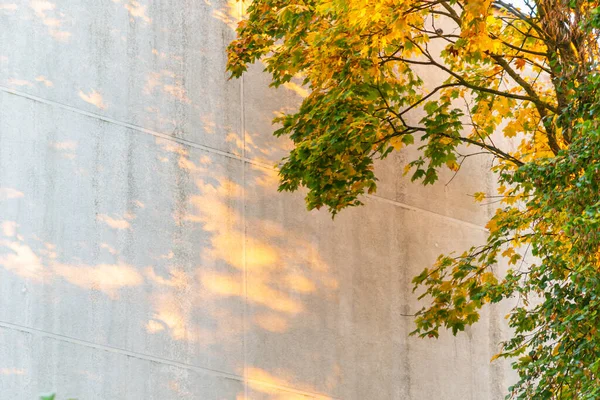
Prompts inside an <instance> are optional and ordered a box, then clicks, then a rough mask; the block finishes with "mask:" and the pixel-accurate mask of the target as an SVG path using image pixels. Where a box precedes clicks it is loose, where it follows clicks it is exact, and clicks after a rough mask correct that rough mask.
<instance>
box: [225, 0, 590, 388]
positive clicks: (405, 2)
mask: <svg viewBox="0 0 600 400" xmlns="http://www.w3.org/2000/svg"><path fill="white" fill-rule="evenodd" d="M599 28H600V2H598V1H583V0H570V1H567V0H529V1H525V3H524V4H523V5H522V6H521V7H517V6H515V5H513V4H512V3H510V2H508V1H502V0H461V1H457V0H353V1H344V0H254V1H252V2H251V3H250V5H249V7H248V9H247V12H246V17H245V18H244V19H243V20H242V21H241V22H240V23H239V27H238V29H237V33H238V37H237V39H236V40H235V41H233V42H232V43H231V44H230V46H229V48H228V55H229V61H228V70H229V71H230V72H231V74H232V76H233V77H239V76H241V75H242V74H243V73H244V71H245V70H246V68H247V66H248V64H250V63H253V62H255V61H257V60H259V59H261V60H262V62H263V63H264V64H265V66H266V70H267V71H268V72H269V73H270V74H271V75H272V82H273V85H274V86H279V85H282V84H285V83H287V82H289V81H290V80H292V79H293V78H294V77H298V76H299V77H301V78H302V79H303V80H304V81H303V83H304V85H306V86H307V87H308V88H309V89H310V95H308V97H306V98H305V99H304V101H303V103H302V105H301V106H300V108H299V109H298V110H297V111H296V112H293V113H289V114H286V115H283V116H281V117H279V118H278V119H277V122H279V123H280V124H281V128H280V129H278V130H277V131H276V132H275V134H276V135H280V136H281V135H287V136H289V137H290V138H291V139H292V141H293V143H294V149H293V150H292V151H291V153H290V155H289V156H288V157H287V158H286V159H285V160H284V162H283V164H282V165H281V169H280V176H281V186H280V189H281V190H290V191H293V190H296V189H298V188H299V187H301V186H302V187H305V188H307V189H308V194H307V197H306V201H307V205H308V207H309V209H310V208H320V207H322V206H325V207H327V208H328V209H329V210H330V211H331V212H332V213H333V214H335V213H337V212H339V211H340V210H342V209H343V208H344V207H348V206H357V205H360V204H362V203H361V200H360V198H361V196H362V195H364V194H365V193H372V192H374V191H375V190H376V188H377V178H376V176H375V174H374V168H373V164H374V160H375V159H377V158H385V157H386V156H387V155H389V154H390V153H391V152H392V151H403V149H404V148H405V147H406V146H411V145H414V146H418V147H419V150H420V152H419V155H418V156H417V158H416V159H414V160H412V161H411V162H410V163H408V165H407V168H406V169H405V174H406V175H408V176H410V178H411V179H412V180H413V181H421V182H422V183H423V184H426V185H427V184H433V183H434V182H435V181H436V180H437V179H438V173H439V171H440V169H442V168H449V169H451V170H453V171H458V170H459V169H460V165H461V163H462V161H464V158H465V157H469V156H471V155H472V154H479V153H484V154H487V155H489V156H491V157H493V160H494V162H493V163H492V167H491V169H492V172H493V173H494V174H495V176H496V177H497V179H498V184H499V189H498V192H499V193H498V194H497V195H496V194H494V195H492V194H486V193H483V192H480V193H475V194H474V197H475V199H476V200H477V201H482V200H484V199H486V198H494V199H496V198H497V200H498V201H499V204H500V207H499V208H498V210H497V211H496V213H495V215H494V216H493V217H492V218H491V219H490V221H489V223H488V224H487V228H488V231H489V233H488V237H487V241H486V242H485V244H483V245H481V246H474V247H472V248H471V249H469V250H467V251H465V252H464V253H463V254H450V255H443V256H440V257H439V259H438V261H437V263H436V264H435V265H434V266H432V267H429V268H427V269H425V270H424V271H423V273H422V274H420V275H419V276H417V277H415V279H414V283H415V285H416V288H421V289H422V290H423V293H422V297H423V298H427V299H429V301H428V304H429V305H428V306H426V307H424V308H423V309H421V310H420V311H419V312H418V313H417V314H416V316H415V321H416V330H415V331H414V332H413V334H416V335H420V336H429V337H432V336H433V337H437V336H438V334H439V330H440V329H441V328H448V329H451V330H452V331H453V333H454V334H456V333H457V332H458V331H462V330H463V329H464V328H465V326H467V325H470V324H473V323H475V322H476V321H477V320H478V318H479V310H480V309H481V307H482V306H483V305H485V304H487V303H496V302H500V301H502V300H505V299H509V298H513V299H514V298H517V299H518V302H516V305H515V306H514V307H513V308H512V309H511V312H510V314H509V315H508V316H507V318H508V323H509V326H510V327H511V328H512V332H513V335H512V337H511V338H510V339H509V340H507V341H505V342H503V343H502V348H501V351H500V352H499V353H498V354H497V355H496V357H507V358H511V359H513V360H514V362H513V366H514V368H515V369H517V371H518V373H519V377H520V379H519V381H518V382H517V383H516V384H515V385H514V386H512V387H510V388H509V389H508V392H509V394H508V397H510V398H518V399H530V398H535V399H596V398H600V332H598V329H597V328H598V326H600V312H599V311H600V308H599V306H600V274H599V273H598V271H599V268H600V196H599V182H600V160H599V157H598V155H599V154H600V127H599V126H598V122H597V120H596V118H595V116H596V113H597V112H598V111H599V110H600V91H599V87H600V74H599V73H598V72H599V71H598V60H599V55H600V53H599V38H598V34H599V32H600V31H599ZM432 71H437V72H435V74H437V75H438V76H439V75H443V76H444V77H445V79H444V80H443V82H441V83H439V84H438V85H437V86H436V87H434V88H431V87H428V86H427V83H428V76H429V77H431V76H432ZM415 137H416V140H415ZM415 141H416V143H415ZM465 146H466V148H468V149H476V151H475V152H474V153H471V154H464V151H463V150H464V148H465ZM524 255H526V257H524ZM500 262H505V263H506V264H507V265H508V266H509V269H508V271H507V272H504V273H502V274H500V273H498V272H497V268H496V269H495V266H496V265H497V264H498V263H500Z"/></svg>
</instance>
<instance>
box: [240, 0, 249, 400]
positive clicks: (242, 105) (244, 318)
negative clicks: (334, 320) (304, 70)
mask: <svg viewBox="0 0 600 400" xmlns="http://www.w3.org/2000/svg"><path fill="white" fill-rule="evenodd" d="M238 7H239V16H240V19H242V18H244V0H241V1H240V2H239V3H238ZM240 130H241V135H242V229H243V234H242V287H243V288H242V290H243V296H244V311H243V316H242V351H243V352H244V355H243V357H242V360H243V363H244V365H243V367H242V368H243V382H244V400H248V362H247V359H246V357H247V354H248V351H247V342H248V341H247V338H248V335H247V332H248V277H247V275H248V270H247V263H246V165H247V163H246V107H245V102H244V75H243V74H242V76H241V77H240Z"/></svg>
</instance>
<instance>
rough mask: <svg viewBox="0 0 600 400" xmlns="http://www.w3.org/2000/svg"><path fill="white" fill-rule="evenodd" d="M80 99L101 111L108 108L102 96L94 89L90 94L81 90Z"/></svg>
mask: <svg viewBox="0 0 600 400" xmlns="http://www.w3.org/2000/svg"><path fill="white" fill-rule="evenodd" d="M79 97H80V98H81V100H83V101H85V102H86V103H89V104H91V105H93V106H95V107H97V108H98V109H100V110H105V109H106V107H107V106H106V104H105V103H104V98H103V97H102V95H101V94H100V93H98V92H97V91H95V90H93V89H92V90H91V91H90V92H89V93H85V92H84V91H83V90H80V91H79Z"/></svg>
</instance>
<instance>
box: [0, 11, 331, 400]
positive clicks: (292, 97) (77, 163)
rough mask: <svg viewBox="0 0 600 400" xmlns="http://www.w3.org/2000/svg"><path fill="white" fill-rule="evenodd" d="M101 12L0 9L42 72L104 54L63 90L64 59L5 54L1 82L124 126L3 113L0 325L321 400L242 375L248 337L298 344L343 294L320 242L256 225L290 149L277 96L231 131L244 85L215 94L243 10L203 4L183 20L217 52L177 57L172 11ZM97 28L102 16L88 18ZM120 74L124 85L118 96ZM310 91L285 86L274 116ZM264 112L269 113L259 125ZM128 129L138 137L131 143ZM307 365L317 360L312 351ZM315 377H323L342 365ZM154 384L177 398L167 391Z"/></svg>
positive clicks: (19, 104)
mask: <svg viewBox="0 0 600 400" xmlns="http://www.w3.org/2000/svg"><path fill="white" fill-rule="evenodd" d="M103 3H105V4H102V5H98V4H96V3H95V2H94V4H93V5H92V4H91V3H90V4H87V6H90V7H91V8H90V9H89V10H86V9H85V6H86V5H74V4H67V3H65V2H60V1H46V0H33V1H29V2H27V3H4V4H0V17H1V18H2V20H3V21H4V20H6V21H8V22H9V25H10V26H11V27H12V28H15V29H13V30H14V31H16V32H18V31H19V30H20V31H23V30H25V31H30V32H29V35H30V36H29V40H31V41H32V43H37V42H41V44H35V45H34V47H37V46H38V45H39V46H46V45H47V47H48V48H49V49H50V52H52V53H53V54H54V55H49V57H50V58H51V59H52V58H57V57H58V58H63V57H64V58H67V57H71V59H70V60H69V62H72V61H73V58H72V57H73V56H72V54H71V52H74V53H75V54H77V55H76V56H75V57H79V58H80V59H79V60H78V61H80V62H81V65H86V64H87V65H94V64H95V63H93V62H90V61H93V59H94V57H97V54H96V55H93V54H92V55H87V54H86V50H85V49H88V50H87V53H89V52H90V51H89V48H91V49H94V48H97V47H103V49H102V50H103V51H106V53H107V54H106V57H107V60H105V61H101V60H97V61H101V64H102V67H101V68H98V69H97V70H96V71H94V68H90V69H89V70H88V71H85V68H84V69H83V70H84V71H73V74H72V75H69V74H65V70H64V69H62V68H61V66H60V61H57V64H58V65H55V67H56V69H55V70H49V69H48V67H47V66H46V65H44V64H46V63H45V62H43V60H42V62H41V63H40V62H39V58H43V57H42V56H38V57H37V58H38V60H37V61H35V60H34V62H33V63H31V65H26V64H24V63H23V62H22V60H21V59H19V58H18V57H15V53H16V50H19V49H18V47H20V46H17V45H15V46H14V47H15V49H14V50H15V51H7V49H3V50H0V66H2V67H5V68H1V69H2V70H3V71H4V72H3V73H2V75H1V76H0V78H1V82H3V85H5V86H6V87H8V88H12V89H15V90H18V91H21V92H24V93H28V94H33V95H38V96H40V97H42V98H45V99H49V100H53V101H57V102H60V103H65V104H69V105H70V106H73V107H76V108H81V109H83V110H85V111H89V112H92V113H94V114H99V115H100V116H102V117H108V118H115V119H117V120H118V121H121V122H122V123H123V124H121V125H120V126H116V125H115V126H111V125H110V124H108V123H104V122H99V121H97V120H94V119H93V118H89V117H84V116H81V115H76V114H71V113H70V112H68V111H66V110H60V109H52V106H45V105H40V106H39V109H36V110H35V112H34V110H32V109H31V108H30V107H28V105H27V104H25V103H26V102H27V101H28V100H23V99H22V100H17V101H14V100H13V99H8V100H7V99H4V100H2V103H3V104H4V105H6V106H7V108H8V107H9V106H8V105H9V102H10V103H11V104H12V107H13V109H14V110H15V112H14V113H13V114H14V116H13V117H12V118H9V119H3V121H4V122H3V124H2V130H1V131H0V138H1V139H2V143H3V146H2V150H0V152H2V153H1V154H2V157H0V158H1V159H2V161H1V162H0V165H1V166H2V172H0V204H1V207H0V217H1V219H0V221H1V222H0V266H1V267H2V268H3V272H2V275H3V276H4V278H3V279H2V288H3V290H7V291H8V292H10V293H12V294H14V296H13V300H11V301H9V304H6V307H2V310H1V311H0V315H1V317H2V320H3V321H6V322H9V323H14V324H19V325H23V326H29V327H32V328H35V329H40V330H44V331H47V332H51V333H55V334H58V335H65V336H67V337H71V338H75V339H80V340H84V341H89V342H93V343H99V344H103V345H109V346H114V347H118V348H122V349H126V350H129V351H135V352H139V353H142V354H151V355H153V356H158V357H163V358H165V359H169V360H175V361H178V362H182V363H189V364H190V365H194V366H199V367H204V368H210V369H215V370H218V371H224V372H227V373H233V374H236V375H238V376H241V377H244V378H245V379H247V380H248V385H249V388H250V390H251V391H252V392H254V393H256V394H257V398H258V397H260V398H269V399H290V398H308V397H306V396H305V395H302V394H298V393H296V394H294V393H293V392H286V391H285V389H286V388H287V389H291V388H295V389H300V390H304V391H306V392H309V393H316V392H318V389H317V388H315V387H313V386H311V384H310V383H307V382H301V381H298V380H297V379H295V377H294V376H292V375H293V374H291V373H289V372H286V371H285V370H281V369H278V370H277V371H270V372H268V371H266V370H263V369H261V368H255V367H248V366H246V368H244V365H243V362H242V360H243V358H244V355H243V353H244V348H243V343H244V341H245V340H246V339H245V337H246V336H248V335H253V334H254V332H256V330H263V331H266V332H270V333H276V334H281V335H285V334H286V333H288V332H290V331H294V330H302V325H303V320H304V318H306V316H307V315H309V314H310V313H311V312H312V311H313V310H312V307H315V306H316V305H317V304H319V303H320V302H323V301H328V299H330V298H334V297H335V296H336V290H337V281H336V278H335V277H334V276H333V275H332V274H331V272H330V267H329V265H328V262H327V261H326V260H324V259H323V257H322V256H321V255H320V251H319V246H318V235H319V232H318V231H317V228H316V227H312V228H307V230H306V231H304V232H296V231H292V230H290V229H289V228H287V227H286V226H284V225H283V224H282V223H281V222H280V220H279V219H272V220H271V219H269V218H268V216H267V215H268V214H269V212H268V211H270V210H269V208H273V207H277V204H276V202H273V201H271V198H272V195H273V194H274V193H275V191H276V186H277V177H276V174H275V172H274V171H272V170H271V169H265V168H263V167H260V166H258V165H259V164H265V163H266V164H269V165H272V164H273V163H274V162H276V161H277V160H278V159H279V158H280V157H281V156H282V155H283V154H285V151H286V149H289V145H288V144H287V143H284V142H283V141H278V142H277V143H276V142H275V141H274V140H273V139H272V137H271V135H270V133H271V130H272V127H271V122H270V120H271V118H272V116H273V115H274V113H276V112H280V111H282V110H283V109H281V104H282V101H281V98H280V99H275V98H265V102H264V103H263V104H262V105H259V106H260V107H259V109H253V107H255V105H254V103H253V104H252V105H251V106H249V108H250V110H251V112H252V113H253V114H254V113H256V115H258V116H256V117H252V118H250V119H249V120H250V125H251V129H249V130H248V131H247V132H244V134H243V135H242V134H240V132H241V129H240V128H241V125H240V122H239V119H240V118H241V112H240V110H241V105H240V104H239V101H240V98H239V96H240V94H239V93H240V92H239V90H240V86H239V82H232V83H228V82H226V76H225V73H224V59H223V57H224V55H223V54H222V55H218V54H217V52H224V45H226V44H227V42H229V40H231V38H232V37H233V33H232V29H233V28H234V27H235V24H236V21H237V20H238V19H239V16H240V11H241V10H240V8H239V3H238V2H236V1H233V0H231V1H228V2H212V3H211V2H209V1H207V0H205V1H204V4H202V5H201V6H198V7H197V9H196V8H195V9H194V10H193V12H197V13H206V12H207V10H209V11H210V14H211V16H212V21H211V22H210V24H211V26H218V29H217V30H218V31H219V32H224V33H223V38H219V39H218V40H216V39H210V40H207V41H206V43H204V42H203V40H202V37H201V34H202V33H203V32H200V35H199V36H200V38H196V39H188V43H184V44H175V42H176V41H177V42H178V39H179V38H178V35H186V34H187V33H189V32H187V30H188V29H191V27H192V24H191V23H190V22H189V21H187V20H184V19H185V16H183V15H179V17H180V18H181V19H180V20H179V21H177V22H178V23H179V24H182V25H183V27H182V26H178V25H175V26H172V23H173V20H167V21H164V20H162V19H161V18H162V17H161V10H162V9H161V7H169V6H172V5H173V4H174V3H177V2H176V1H171V2H164V3H168V4H161V2H157V3H154V4H150V2H146V1H134V0H112V1H111V2H103ZM213 3H214V4H213ZM193 12H192V14H193ZM92 13H95V14H97V15H98V17H97V18H96V17H94V18H91V19H90V14H92ZM102 13H104V14H106V15H115V16H116V18H115V20H116V22H115V23H114V25H113V26H108V27H107V26H103V25H102V21H97V20H96V19H102V17H101V15H102ZM163 14H164V13H163ZM124 18H125V20H126V23H121V22H122V20H123V19H124ZM191 18H193V16H192V17H191ZM90 21H91V22H90ZM86 24H87V26H82V25H86ZM186 24H187V25H186ZM188 25H189V26H188ZM219 25H220V26H219ZM127 27H128V28H127ZM127 29H129V30H127ZM102 30H103V32H101V31H102ZM144 30H147V31H148V32H145V31H144ZM172 30H179V31H182V30H183V31H186V32H184V33H181V32H176V33H173V32H171V31H172ZM84 31H85V32H86V33H85V34H83V32H84ZM100 33H102V34H100ZM3 35H5V36H7V35H10V33H4V34H3ZM100 36H101V37H102V40H103V41H104V42H103V43H100V40H101V39H100ZM145 36H150V37H151V36H154V37H155V38H154V40H150V42H153V43H152V44H151V46H150V47H148V46H147V45H146V42H148V41H145V43H144V44H140V43H141V40H140V37H145ZM157 36H158V39H157V38H156V37H157ZM42 37H45V38H42ZM49 41H53V43H52V44H50V43H49ZM157 43H158V44H160V45H161V46H162V47H159V45H158V44H157ZM186 46H187V47H186ZM132 49H133V50H134V51H135V52H134V54H130V53H131V52H132ZM97 51H100V49H99V48H97ZM2 52H6V54H2ZM125 52H127V57H128V58H129V59H130V61H131V63H133V65H129V66H126V64H125V63H124V64H122V65H118V64H119V63H118V62H116V63H114V64H115V65H118V67H113V66H111V65H110V64H112V63H111V61H109V60H108V59H109V58H111V57H114V58H116V59H117V61H118V60H119V57H121V56H123V57H124V54H125ZM214 59H215V60H216V61H215V60H214ZM47 64H51V63H47ZM36 67H38V68H39V69H41V70H42V71H40V72H36V71H35V69H36ZM123 68H127V69H128V72H126V73H123V72H124V71H123ZM127 74H132V76H131V77H129V78H128V79H129V82H128V85H119V86H113V85H114V83H113V82H111V80H113V79H114V78H115V77H116V76H117V75H125V76H126V75H127ZM197 74H200V75H202V76H201V77H200V78H199V79H198V78H193V75H197ZM215 77H217V79H215ZM261 79H263V78H261ZM215 80H216V81H218V82H217V83H212V81H215ZM118 82H119V78H117V84H118ZM207 82H208V84H206V85H205V83H207ZM260 83H261V84H264V83H265V82H263V81H261V82H260ZM291 85H292V84H291ZM223 87H225V89H224V90H225V93H220V91H221V89H222V88H223ZM263 90H264V89H263ZM216 93H219V94H217V95H215V94H216ZM296 93H297V94H296ZM304 94H305V93H304V91H303V89H302V88H301V87H299V86H290V94H289V95H287V96H286V100H285V101H284V103H285V104H286V106H285V108H284V109H287V110H289V109H290V107H292V106H293V104H295V103H297V102H298V97H297V96H298V95H304ZM3 96H4V95H3ZM234 96H237V98H236V97H234ZM232 98H233V99H234V100H233V101H231V100H232ZM28 108H29V110H28ZM269 108H272V110H273V113H272V114H269V113H268V112H267V113H265V112H264V110H265V109H267V110H268V109H269ZM123 109H125V110H126V112H125V113H123ZM27 110H28V111H29V113H30V115H25V114H27V112H28V111H27ZM23 119H26V120H27V122H25V123H23V122H22V120H23ZM127 124H134V125H139V126H143V127H144V129H142V130H143V131H144V130H146V129H148V130H149V131H147V132H146V134H139V130H138V131H135V132H134V131H132V130H130V129H126V128H125V127H124V126H127ZM148 133H149V134H148ZM152 134H153V135H154V137H153V136H151V135H152ZM161 136H162V137H161ZM169 136H172V137H175V138H181V139H184V140H189V141H191V142H195V143H198V144H200V145H206V146H209V147H214V148H217V149H218V150H221V151H225V152H227V153H229V154H231V155H238V156H239V155H242V154H243V155H245V156H246V157H247V158H251V159H254V160H256V163H257V164H256V165H255V164H246V167H245V168H246V170H245V171H244V166H243V165H242V163H241V162H239V160H238V159H235V158H232V156H228V155H225V156H222V155H215V154H214V153H211V152H203V151H200V150H196V149H194V148H190V147H189V146H186V145H183V144H181V143H177V142H176V141H173V140H171V139H169ZM17 152H20V153H21V154H20V155H19V157H17V156H16V153H17ZM244 179H245V184H246V187H248V188H253V189H252V190H251V192H252V193H250V195H248V194H247V193H246V194H245V193H244ZM265 207H266V208H267V210H265ZM265 211H267V212H265ZM273 214H274V215H275V216H277V217H281V215H282V211H281V210H274V213H273ZM74 306H75V307H74ZM116 326H119V327H120V328H119V329H116V328H115V327H116ZM307 357H309V358H312V359H313V360H316V361H317V362H321V361H322V360H320V361H319V354H311V355H307ZM321 365H324V364H323V363H321ZM320 369H321V370H329V371H330V374H333V375H335V371H336V370H337V369H338V367H337V366H336V365H335V364H333V363H329V365H327V364H325V365H324V368H323V366H322V367H320ZM35 373H39V371H32V370H29V371H28V370H27V368H16V367H14V366H8V365H7V366H3V365H2V361H0V374H1V375H4V376H15V375H18V376H21V377H23V378H26V377H28V376H29V378H27V379H36V378H35V377H34V376H31V375H32V374H35ZM330 380H331V382H333V381H335V379H334V378H332V379H330ZM161 384H164V385H167V386H169V387H170V388H171V389H173V390H175V391H176V392H177V391H178V390H180V391H181V393H180V394H181V395H183V394H185V393H184V392H185V390H184V389H181V388H180V389H178V387H179V386H178V383H177V382H163V383H161ZM331 385H333V383H331ZM282 390H283V391H282ZM187 395H189V396H193V395H194V393H187ZM243 396H244V394H243V393H240V394H239V397H240V398H243ZM307 396H308V395H307ZM314 396H316V395H312V394H311V395H310V397H311V398H313V397H314Z"/></svg>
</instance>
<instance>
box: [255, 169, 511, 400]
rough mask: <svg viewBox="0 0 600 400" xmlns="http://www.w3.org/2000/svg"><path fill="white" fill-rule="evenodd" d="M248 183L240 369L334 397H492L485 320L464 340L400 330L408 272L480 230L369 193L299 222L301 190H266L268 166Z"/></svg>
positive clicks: (409, 301)
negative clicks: (335, 211)
mask: <svg viewBox="0 0 600 400" xmlns="http://www.w3.org/2000/svg"><path fill="white" fill-rule="evenodd" d="M269 177H270V179H269ZM246 178H247V185H248V186H247V195H246V201H247V203H246V204H247V205H246V207H247V216H246V218H247V221H248V228H247V254H248V260H249V261H248V262H249V264H248V280H247V287H248V289H247V293H248V301H249V304H248V306H247V307H248V320H249V321H250V322H249V328H248V329H249V331H248V345H247V351H248V354H247V357H246V360H247V363H248V365H249V366H251V367H252V368H256V369H257V371H260V373H263V374H264V373H268V374H271V375H275V376H279V377H280V378H281V379H284V380H286V381H291V382H292V383H293V387H297V388H300V389H302V390H306V391H308V392H313V393H322V394H323V393H324V394H329V395H331V396H334V397H336V398H343V399H363V398H376V399H402V398H406V399H417V398H424V399H430V398H431V399H434V398H448V399H450V398H451V399H454V398H456V399H463V398H482V399H483V398H501V393H498V392H494V391H493V388H491V387H490V383H489V382H490V375H489V371H488V369H487V368H482V366H488V365H489V360H490V358H491V356H492V355H493V354H494V353H493V352H492V351H493V349H492V348H491V347H490V342H489V335H490V331H488V327H489V326H488V324H487V323H486V320H485V317H484V318H483V322H482V323H481V324H479V325H478V327H477V328H476V329H473V330H472V331H469V332H468V334H466V335H462V336H459V337H457V338H454V337H451V336H449V335H445V336H443V337H442V338H441V339H439V340H437V341H432V340H429V341H424V340H420V339H416V338H408V337H407V335H408V333H409V332H410V331H411V330H412V329H414V327H413V322H412V319H411V318H410V317H408V316H405V315H403V314H410V313H412V312H414V311H416V309H417V308H416V307H418V304H417V303H416V301H415V297H416V295H412V294H411V288H412V285H411V283H410V281H411V279H412V277H413V276H415V275H416V274H418V273H419V272H420V271H421V270H422V269H423V268H425V267H427V266H429V265H431V264H433V262H434V261H435V259H436V257H437V255H438V254H440V253H442V252H448V251H452V250H460V249H463V248H465V247H467V246H469V245H472V244H474V242H477V241H482V240H483V238H484V231H483V229H482V228H477V227H473V226H471V225H470V224H466V223H460V222H457V221H453V220H451V219H444V218H440V217H439V216H437V215H434V214H431V213H427V212H422V211H420V212H419V211H413V210H407V209H404V208H402V207H398V206H396V205H394V204H392V203H390V202H382V201H377V200H372V201H369V203H368V204H367V205H366V207H364V208H362V209H356V210H350V211H347V212H346V213H342V214H341V215H340V216H339V217H338V218H336V220H335V221H332V220H331V218H330V216H329V215H328V214H326V213H324V212H311V213H310V214H309V215H310V218H306V215H303V212H305V211H303V210H302V201H301V196H300V195H290V194H286V195H283V196H279V197H277V198H274V197H273V196H272V195H271V194H270V193H272V192H273V191H274V190H275V185H276V179H275V176H274V173H273V172H271V171H266V170H264V169H262V168H256V167H250V168H249V169H247V172H246ZM254 247H256V249H260V251H258V250H254ZM252 254H255V255H256V258H259V257H258V255H266V254H269V257H268V259H269V260H270V263H269V264H268V265H262V264H260V265H259V263H257V262H253V261H250V260H251V259H252ZM261 259H262V258H261ZM255 293H257V294H261V295H266V294H267V293H270V296H269V297H268V298H269V299H270V300H271V301H268V302H267V301H264V300H263V299H261V298H259V299H257V300H255V299H254V298H253V297H254V294H255ZM457 366H460V367H457ZM442 382H443V384H441V383H442Z"/></svg>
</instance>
